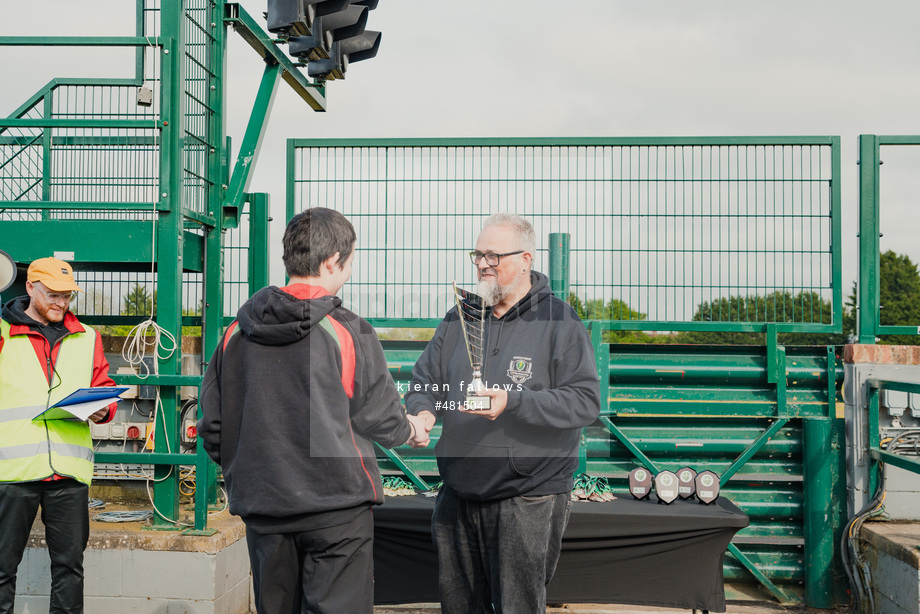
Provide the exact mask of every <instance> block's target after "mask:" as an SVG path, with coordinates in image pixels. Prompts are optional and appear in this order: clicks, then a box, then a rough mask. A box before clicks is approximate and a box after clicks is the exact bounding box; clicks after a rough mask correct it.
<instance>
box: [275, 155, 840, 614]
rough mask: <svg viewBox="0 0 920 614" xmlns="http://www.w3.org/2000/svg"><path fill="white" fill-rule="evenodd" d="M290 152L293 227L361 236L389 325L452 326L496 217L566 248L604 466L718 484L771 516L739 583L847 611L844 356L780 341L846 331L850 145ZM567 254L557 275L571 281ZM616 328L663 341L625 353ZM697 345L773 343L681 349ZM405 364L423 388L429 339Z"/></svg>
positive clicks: (374, 308)
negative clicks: (684, 334) (562, 240)
mask: <svg viewBox="0 0 920 614" xmlns="http://www.w3.org/2000/svg"><path fill="white" fill-rule="evenodd" d="M288 153H289V156H288V171H289V172H288V211H287V212H288V217H290V216H292V215H293V214H295V213H296V212H298V211H301V210H303V209H305V208H307V207H310V206H326V207H331V208H334V209H337V210H339V211H341V212H342V213H344V214H345V215H346V216H347V217H348V218H349V219H350V220H351V221H352V222H353V223H354V224H355V227H356V230H357V232H358V253H357V256H356V268H355V270H356V273H355V275H354V277H353V279H352V281H351V282H350V283H349V284H347V285H346V286H345V288H343V300H344V302H345V304H346V305H348V306H349V307H350V308H352V309H354V310H355V311H356V312H358V313H360V314H362V315H364V316H367V317H368V319H369V320H370V321H371V322H372V323H373V324H374V325H375V326H377V327H378V328H418V327H422V328H427V327H433V326H435V325H436V324H437V322H438V321H439V320H440V318H441V317H442V316H443V314H444V313H445V312H446V310H447V308H448V307H449V305H450V302H449V297H450V294H449V285H450V282H451V281H452V280H456V281H458V283H460V284H470V283H472V282H473V280H474V275H475V272H474V270H473V269H472V267H470V266H469V264H468V260H467V258H466V255H465V252H466V251H468V250H469V249H470V246H471V245H472V244H473V242H474V241H475V237H476V234H477V231H478V228H479V224H480V223H481V221H482V219H484V218H485V217H486V216H488V215H490V214H491V213H494V212H497V211H512V212H515V213H519V214H522V215H524V216H526V217H528V219H530V220H531V221H532V222H533V223H534V226H535V228H536V231H537V234H538V237H542V238H543V239H544V240H545V239H546V238H548V236H549V235H550V234H551V233H559V232H562V233H567V234H568V235H569V237H570V245H571V251H570V253H568V254H563V259H565V257H567V262H568V264H569V266H568V267H562V268H563V269H564V271H563V273H562V279H554V290H555V291H556V292H557V293H562V294H563V295H565V294H569V295H570V297H569V301H570V302H572V303H576V304H577V303H580V306H581V308H582V310H583V313H585V315H586V318H587V319H586V325H587V326H588V328H589V331H590V332H591V335H592V339H593V341H594V346H595V350H596V357H597V364H598V370H599V372H600V374H601V376H602V377H601V382H602V394H606V398H607V399H608V402H607V405H606V407H605V408H603V412H602V418H601V421H600V423H599V424H598V425H595V426H593V427H590V428H589V429H586V431H585V436H584V445H583V446H582V454H583V468H584V469H586V470H587V471H588V472H589V473H591V474H595V475H605V476H608V478H609V479H610V480H611V482H612V483H613V484H614V486H615V487H616V488H618V489H619V490H620V491H621V492H624V493H625V492H626V474H627V473H628V472H629V471H630V470H631V469H632V468H634V467H635V466H637V465H640V464H641V465H645V466H646V467H649V468H652V469H671V470H675V469H678V468H680V467H683V466H687V465H689V466H693V467H696V468H699V469H703V468H706V469H711V470H713V471H716V472H717V473H719V474H720V475H721V476H722V484H723V489H724V492H725V493H726V495H727V496H728V497H730V498H731V499H732V500H733V501H735V502H736V503H737V504H738V506H739V507H741V508H742V510H744V511H745V513H747V514H748V515H749V516H750V517H751V526H750V527H749V528H747V529H745V530H743V531H741V532H740V533H739V534H738V535H737V536H736V538H735V540H734V541H733V543H732V545H731V546H730V548H729V551H730V556H729V557H728V558H727V559H726V564H725V574H726V579H728V580H733V581H738V582H740V583H745V582H747V583H748V584H749V585H751V586H759V587H763V589H765V590H766V591H767V592H768V593H769V594H770V595H772V596H773V597H774V598H775V599H777V600H778V601H780V602H783V603H791V602H801V601H804V602H805V603H806V604H807V605H809V606H812V607H821V608H826V607H831V606H832V605H834V604H835V603H837V602H840V601H843V599H842V598H840V595H842V590H843V586H842V585H841V584H838V582H837V580H836V578H841V577H842V574H837V573H835V566H836V565H837V564H838V563H839V557H837V556H836V555H835V552H836V546H835V544H836V543H837V542H838V540H837V537H839V531H840V527H841V526H842V525H843V523H844V520H843V519H841V518H840V517H839V516H838V514H840V513H843V512H840V511H838V510H839V509H840V508H839V506H834V504H833V501H834V500H835V499H836V500H837V501H840V500H842V499H843V497H844V492H845V491H844V475H843V473H842V450H843V446H842V445H840V438H841V437H842V435H841V433H842V430H841V428H842V425H841V422H842V421H841V420H838V419H837V413H836V403H837V388H838V382H839V380H840V379H841V377H842V369H841V365H840V359H839V357H838V356H837V355H836V353H835V350H834V348H833V347H832V346H827V345H825V346H819V347H785V346H784V345H782V343H781V342H782V341H783V339H784V338H787V337H785V335H789V334H793V333H816V334H823V335H827V336H828V338H830V337H829V336H830V335H831V334H834V333H840V331H841V321H842V287H841V273H840V251H839V249H840V210H839V203H840V182H839V175H840V143H839V139H838V138H837V137H798V138H721V139H719V138H695V139H685V138H684V139H682V138H650V139H639V138H629V139H625V138H619V139H617V138H610V139H602V138H595V139H479V140H473V139H450V140H426V139H423V140H355V141H351V140H348V141H345V140H291V141H289V150H288ZM548 243H549V242H548V241H547V242H546V243H545V245H547V246H545V247H543V249H540V248H539V246H538V254H537V257H536V263H535V268H536V269H537V270H542V271H544V272H547V273H548V272H549V271H550V270H553V271H558V270H559V269H560V267H559V261H558V260H556V258H555V257H556V255H557V254H555V253H554V252H553V251H551V250H550V249H549V247H548ZM616 331H646V333H645V336H644V337H637V339H639V340H644V341H647V342H649V343H646V344H615V343H611V341H613V340H615V339H616V338H617V337H616V335H615V333H616ZM676 331H695V332H713V331H722V332H733V333H759V334H762V335H764V337H763V341H762V343H761V345H757V346H750V347H735V346H701V345H675V344H672V343H663V342H666V341H673V340H674V335H675V332H676ZM384 347H385V350H386V352H387V356H388V360H389V362H390V367H391V373H393V375H394V378H395V379H396V380H397V383H398V384H400V385H401V386H405V384H406V383H407V382H408V380H409V379H410V378H411V370H412V365H413V364H414V362H415V360H416V359H417V357H418V355H419V353H420V352H421V351H422V349H423V348H424V342H413V341H387V342H384ZM434 435H435V436H437V430H436V431H435V433H434ZM381 466H382V468H383V469H384V470H389V471H402V472H404V473H406V474H407V475H408V476H409V477H410V479H412V480H413V481H415V482H416V483H417V484H419V485H425V484H426V483H427V482H430V481H432V480H436V479H437V478H436V477H434V475H435V474H436V466H435V463H434V459H433V458H432V456H431V451H430V450H429V451H424V452H419V451H416V450H409V449H405V450H404V449H399V450H397V451H395V452H389V451H386V452H385V451H381ZM729 595H730V596H732V590H731V587H730V588H729ZM735 596H740V595H738V594H736V595H735Z"/></svg>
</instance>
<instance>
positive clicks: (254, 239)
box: [248, 192, 271, 296]
mask: <svg viewBox="0 0 920 614" xmlns="http://www.w3.org/2000/svg"><path fill="white" fill-rule="evenodd" d="M248 196H249V295H250V296H252V295H253V294H255V293H256V292H258V291H259V290H261V289H262V288H264V287H265V286H267V285H268V230H269V228H268V227H269V224H268V223H269V221H270V220H271V217H270V212H269V198H268V194H265V193H264V192H260V193H257V194H249V195H248Z"/></svg>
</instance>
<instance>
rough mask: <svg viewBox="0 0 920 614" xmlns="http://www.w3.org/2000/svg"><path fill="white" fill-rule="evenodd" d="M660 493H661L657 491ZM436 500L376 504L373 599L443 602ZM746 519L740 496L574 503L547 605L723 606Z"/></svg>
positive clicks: (391, 499) (392, 500)
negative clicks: (730, 559) (434, 537)
mask: <svg viewBox="0 0 920 614" xmlns="http://www.w3.org/2000/svg"><path fill="white" fill-rule="evenodd" d="M652 498H653V499H654V495H653V496H652ZM433 509H434V499H433V498H430V497H425V496H423V495H415V496H411V497H388V498H387V501H386V503H385V504H384V505H383V506H381V507H377V508H374V531H375V536H374V602H375V603H379V604H393V603H427V602H437V601H438V562H437V558H436V555H435V552H434V546H433V545H432V543H431V513H432V510H433ZM747 525H748V517H747V516H746V515H745V514H744V513H743V512H741V510H739V509H738V508H737V507H736V506H735V505H734V504H733V503H732V502H730V501H728V500H727V499H724V498H719V499H718V500H716V502H715V503H713V504H712V505H701V504H699V503H697V502H695V501H694V502H685V501H676V502H674V503H672V504H671V505H661V504H657V503H654V502H649V501H636V500H633V499H632V498H629V499H617V500H615V501H611V502H607V503H595V502H590V503H589V502H586V501H576V502H575V503H574V505H573V506H572V515H571V518H570V520H569V525H568V528H567V529H566V532H565V535H564V537H563V541H562V555H561V557H560V559H559V565H558V567H557V568H556V574H555V576H554V577H553V580H552V582H551V583H550V584H549V586H548V587H547V602H548V603H611V604H612V603H620V604H630V605H652V606H661V607H672V608H685V609H700V610H710V611H714V612H724V611H725V589H724V585H723V581H722V561H723V558H724V556H725V549H726V548H727V547H728V544H729V542H730V541H731V539H732V537H733V536H734V534H735V533H736V532H737V531H738V530H739V529H742V528H744V527H746V526H747Z"/></svg>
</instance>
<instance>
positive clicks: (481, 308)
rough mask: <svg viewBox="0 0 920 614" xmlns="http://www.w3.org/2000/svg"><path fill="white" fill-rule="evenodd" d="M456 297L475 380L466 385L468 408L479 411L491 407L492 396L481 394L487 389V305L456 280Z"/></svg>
mask: <svg viewBox="0 0 920 614" xmlns="http://www.w3.org/2000/svg"><path fill="white" fill-rule="evenodd" d="M454 299H455V300H456V302H457V313H459V314H460V327H461V328H462V329H463V340H464V341H465V342H466V352H467V354H469V357H470V366H471V367H473V380H472V381H471V382H470V383H469V385H468V386H467V387H466V403H465V405H466V409H468V410H477V411H478V410H483V409H491V408H492V397H488V396H482V395H481V394H480V392H481V391H483V390H486V385H485V384H484V383H483V382H482V369H483V367H484V366H485V345H486V344H485V323H486V308H485V305H483V302H482V297H480V296H479V295H478V294H473V293H472V292H468V291H466V290H463V289H462V288H458V287H457V282H454Z"/></svg>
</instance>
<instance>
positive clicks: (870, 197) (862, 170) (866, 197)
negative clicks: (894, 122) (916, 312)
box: [858, 134, 920, 343]
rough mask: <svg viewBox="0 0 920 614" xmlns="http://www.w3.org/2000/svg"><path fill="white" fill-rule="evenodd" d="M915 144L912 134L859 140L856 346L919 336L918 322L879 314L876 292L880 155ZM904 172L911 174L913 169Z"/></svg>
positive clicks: (919, 142) (917, 139)
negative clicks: (881, 338) (887, 337)
mask: <svg viewBox="0 0 920 614" xmlns="http://www.w3.org/2000/svg"><path fill="white" fill-rule="evenodd" d="M917 145H920V136H916V135H915V136H880V135H875V134H863V135H860V137H859V297H858V304H859V317H858V324H859V330H858V336H859V343H875V342H876V337H877V336H879V335H920V321H914V322H911V321H898V320H897V319H896V318H893V317H892V315H889V314H890V313H891V312H890V310H889V312H883V311H882V310H883V308H884V305H881V304H880V298H881V293H880V289H879V287H880V282H881V279H880V273H881V271H880V256H881V239H882V233H881V226H880V221H881V219H882V213H883V203H882V186H883V184H884V182H883V180H882V175H883V172H882V163H883V160H882V158H881V156H882V152H883V151H886V152H891V151H892V149H905V148H911V147H916V146H917ZM883 148H884V149H883ZM908 172H910V173H911V174H915V171H914V168H913V167H911V168H910V169H909V170H908ZM911 197H912V199H913V198H914V197H913V195H911ZM911 202H912V200H911ZM888 211H889V212H890V211H891V209H888Z"/></svg>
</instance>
